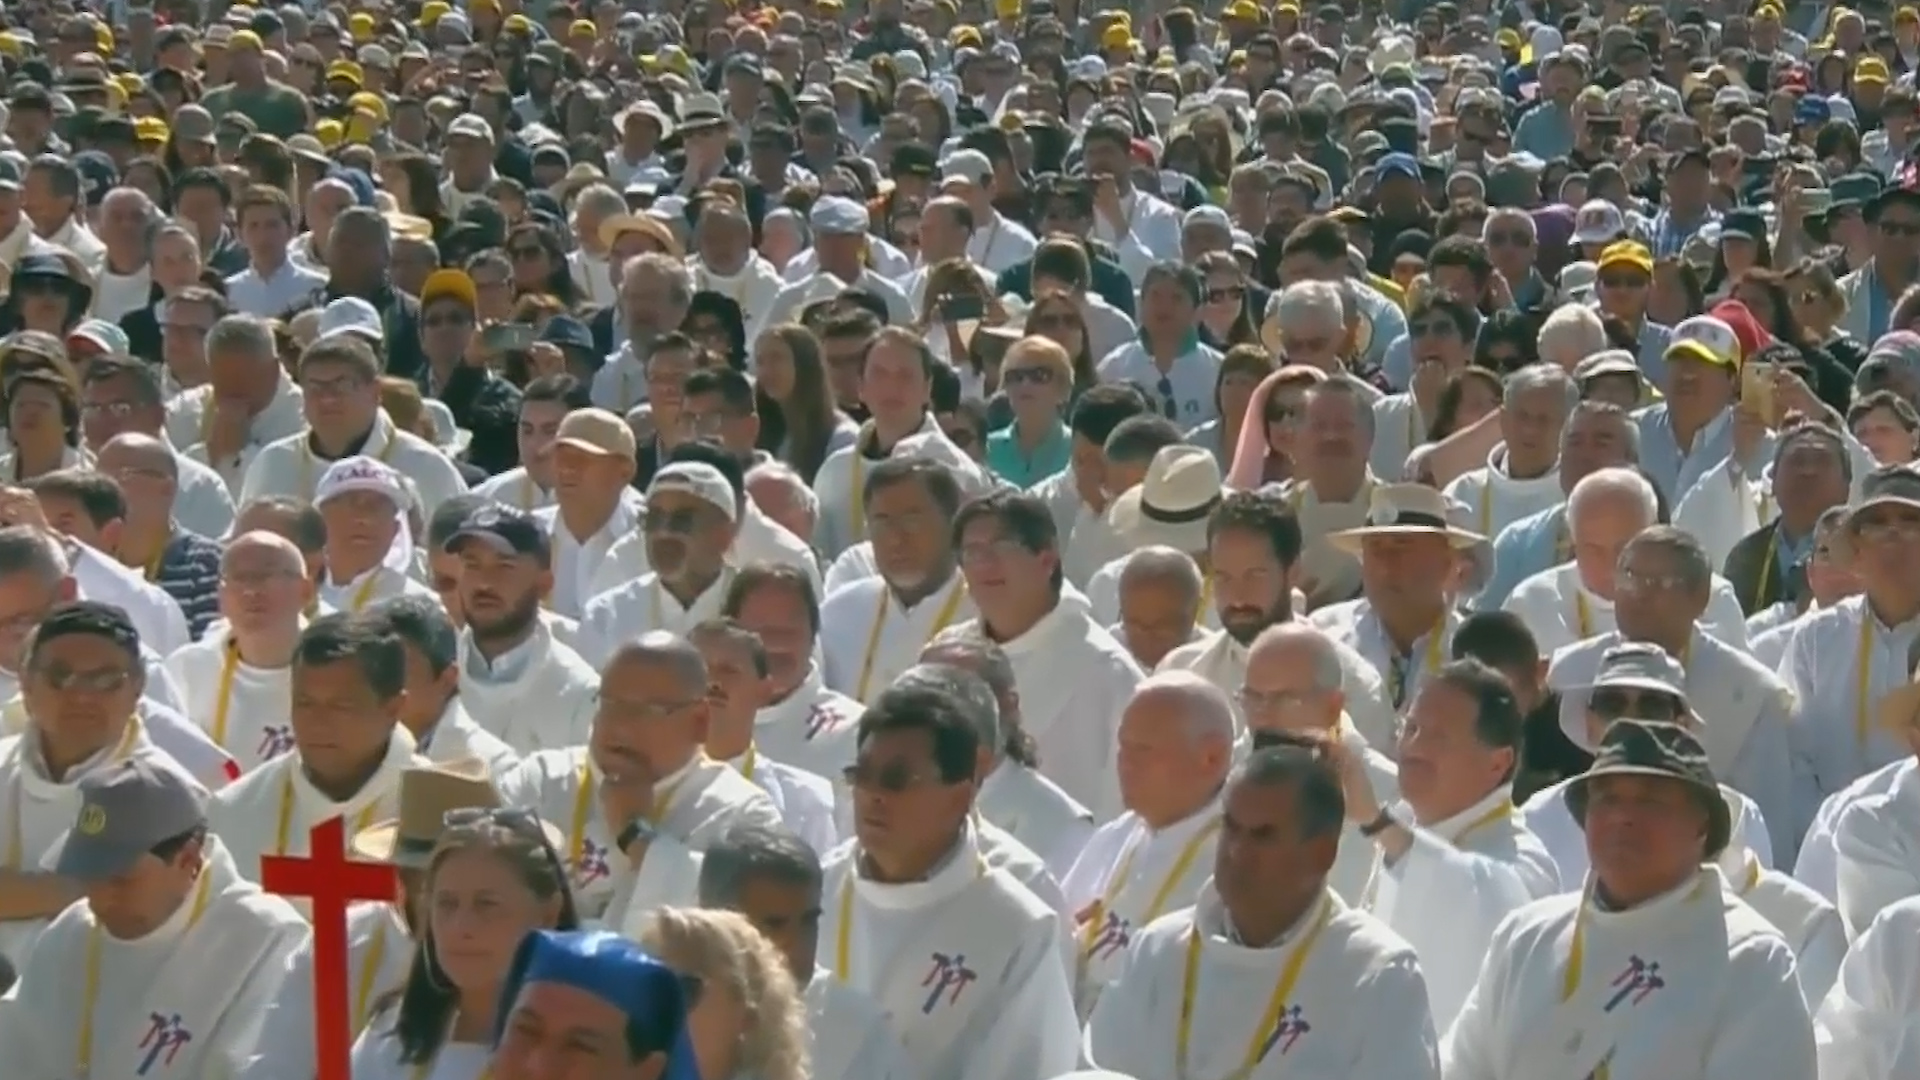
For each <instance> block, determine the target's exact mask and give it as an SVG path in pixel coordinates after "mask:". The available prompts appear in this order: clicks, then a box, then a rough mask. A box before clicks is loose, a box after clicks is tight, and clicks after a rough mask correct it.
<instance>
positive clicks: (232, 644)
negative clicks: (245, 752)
mask: <svg viewBox="0 0 1920 1080" xmlns="http://www.w3.org/2000/svg"><path fill="white" fill-rule="evenodd" d="M226 653H227V656H226V659H224V660H222V661H221V662H220V689H219V694H220V700H219V701H217V702H215V703H214V706H213V741H214V744H215V745H217V746H218V747H220V749H222V750H225V749H226V748H227V714H228V713H229V712H231V711H232V706H233V678H234V675H235V674H236V673H237V672H238V671H239V668H240V642H239V641H237V640H235V639H233V638H228V639H227V649H226Z"/></svg>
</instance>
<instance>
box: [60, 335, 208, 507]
mask: <svg viewBox="0 0 1920 1080" xmlns="http://www.w3.org/2000/svg"><path fill="white" fill-rule="evenodd" d="M166 426H167V408H166V402H165V400H164V397H163V394H162V391H161V389H160V373H159V371H158V370H157V369H155V368H154V366H153V365H152V364H148V363H145V362H143V361H140V360H136V359H134V358H132V357H127V356H112V355H107V356H98V357H95V358H94V359H93V362H92V363H90V364H88V365H87V370H86V374H85V375H84V376H82V388H81V392H80V432H81V435H82V436H83V437H84V438H85V439H86V443H87V449H89V450H91V451H93V452H94V453H95V454H99V453H100V450H101V448H102V447H104V446H105V445H106V444H107V442H108V441H109V440H111V439H113V438H114V437H116V436H120V435H144V436H148V437H150V438H154V439H164V438H165V433H166ZM168 452H169V453H170V454H171V455H172V457H173V459H174V469H175V471H176V472H177V473H178V479H177V485H178V488H179V490H178V491H177V492H176V494H175V498H174V508H173V509H174V515H175V517H176V518H177V519H178V520H179V523H180V527H181V528H182V529H185V530H187V531H188V532H193V533H198V534H199V535H201V536H205V537H208V538H214V537H220V536H225V535H226V534H227V530H228V529H230V528H231V527H232V526H233V495H232V494H231V493H230V492H229V491H228V490H227V485H226V483H225V482H224V481H223V480H221V478H220V474H219V473H217V472H214V471H213V470H212V469H211V468H209V467H207V466H206V465H205V464H202V463H201V462H198V461H195V460H194V459H193V458H190V457H188V456H187V455H185V454H182V453H180V452H179V451H178V450H174V449H172V448H171V447H169V451H168Z"/></svg>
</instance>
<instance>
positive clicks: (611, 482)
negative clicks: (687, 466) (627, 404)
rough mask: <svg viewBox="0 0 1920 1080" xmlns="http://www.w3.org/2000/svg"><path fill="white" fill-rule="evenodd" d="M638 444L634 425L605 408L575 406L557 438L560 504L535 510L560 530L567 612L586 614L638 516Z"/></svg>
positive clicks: (557, 601) (556, 537) (558, 565)
mask: <svg viewBox="0 0 1920 1080" xmlns="http://www.w3.org/2000/svg"><path fill="white" fill-rule="evenodd" d="M637 456H638V450H637V449H636V447H635V445H634V438H633V428H631V427H629V426H628V425H627V422H626V421H625V420H623V419H621V418H620V417H619V416H617V415H615V414H613V413H611V412H608V411H607V410H605V409H599V408H592V409H575V410H573V411H572V412H569V413H568V414H567V415H566V418H565V419H563V420H561V421H560V427H559V429H558V430H557V431H556V433H555V435H554V440H553V499H554V502H553V505H552V506H548V507H543V508H542V509H540V510H539V511H538V512H536V514H535V516H536V517H537V518H539V519H540V521H541V523H542V524H544V525H545V526H546V527H547V530H548V532H550V533H551V534H552V536H553V594H552V596H551V597H550V598H549V602H550V603H551V604H552V605H553V609H554V610H555V611H557V612H560V613H561V614H563V615H567V616H571V617H575V618H577V617H579V615H580V612H581V609H582V608H584V607H585V606H586V604H587V601H588V600H591V599H593V596H594V593H593V582H594V580H595V577H596V575H598V574H599V572H600V565H601V564H602V563H603V562H605V561H606V558H607V553H608V552H610V551H612V550H613V546H614V545H615V544H617V543H619V542H620V541H621V539H622V538H624V537H626V536H628V535H630V534H631V533H632V532H633V530H634V528H635V527H636V526H637V525H638V524H639V522H640V518H641V516H642V514H643V509H642V506H641V504H640V501H639V499H638V498H636V494H635V492H634V490H633V488H632V486H631V485H632V481H633V476H634V462H635V459H636V457H637Z"/></svg>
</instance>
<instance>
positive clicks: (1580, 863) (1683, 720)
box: [1520, 642, 1773, 886]
mask: <svg viewBox="0 0 1920 1080" xmlns="http://www.w3.org/2000/svg"><path fill="white" fill-rule="evenodd" d="M1685 685H1686V675H1685V673H1684V672H1682V671H1681V670H1680V662H1679V661H1677V660H1675V659H1674V658H1673V657H1672V656H1670V655H1668V653H1667V651H1666V650H1665V649H1662V648H1660V647H1659V646H1658V645H1654V644H1651V643H1648V642H1626V643H1623V644H1619V645H1615V646H1613V647H1612V648H1610V649H1608V650H1607V651H1606V652H1605V653H1603V654H1602V655H1601V657H1600V670H1599V671H1598V672H1597V673H1595V675H1594V677H1593V682H1592V684H1591V685H1588V686H1569V687H1567V688H1566V689H1565V690H1563V691H1562V693H1563V694H1565V695H1567V696H1570V697H1572V698H1573V699H1574V701H1575V702H1577V703H1579V704H1578V705H1576V709H1577V710H1578V711H1574V710H1569V709H1566V708H1562V709H1561V711H1560V732H1561V734H1563V735H1565V736H1566V737H1567V741H1568V742H1571V743H1572V744H1573V745H1574V746H1575V747H1577V748H1579V749H1580V750H1581V751H1583V752H1585V753H1588V754H1591V753H1593V752H1594V751H1595V749H1596V748H1598V747H1599V745H1600V739H1601V737H1602V736H1603V735H1604V734H1605V733H1606V730H1607V726H1608V725H1609V724H1612V723H1613V722H1614V721H1615V720H1618V719H1620V718H1621V717H1623V716H1632V717H1638V718H1640V719H1651V720H1659V721H1661V722H1664V723H1677V724H1688V725H1697V724H1699V723H1700V721H1699V719H1698V718H1697V717H1696V716H1695V715H1694V712H1693V709H1692V707H1691V706H1690V705H1689V704H1688V703H1687V693H1686V690H1685V689H1684V687H1685ZM1578 779H1579V777H1578V776H1573V777H1569V778H1567V779H1565V780H1562V781H1560V782H1558V783H1555V784H1549V785H1548V786H1546V787H1544V788H1541V789H1540V790H1539V791H1536V792H1534V793H1533V795H1532V797H1530V798H1529V799H1527V801H1526V803H1525V804H1524V805H1523V806H1521V807H1520V814H1521V816H1522V817H1524V818H1525V819H1526V823H1527V829H1528V830H1529V831H1531V832H1532V833H1533V835H1535V836H1536V837H1539V839H1540V842H1541V843H1542V844H1545V845H1546V847H1547V854H1549V855H1551V856H1553V861H1554V863H1555V864H1556V865H1558V866H1559V867H1560V882H1561V884H1563V885H1567V886H1571V885H1573V883H1575V882H1579V881H1584V880H1586V877H1587V871H1588V869H1589V865H1588V862H1587V845H1586V842H1585V840H1584V834H1583V833H1582V832H1581V830H1580V825H1579V822H1577V821H1575V820H1574V817H1573V808H1572V807H1571V806H1570V805H1569V804H1568V802H1567V792H1568V791H1569V790H1571V785H1572V784H1573V783H1574V781H1576V780H1578ZM1720 791H1721V794H1722V795H1723V796H1724V797H1725V798H1726V800H1727V805H1728V806H1730V807H1733V813H1734V815H1735V816H1736V817H1738V818H1739V819H1740V833H1741V836H1742V837H1743V838H1744V839H1745V841H1746V843H1747V845H1748V848H1749V849H1750V850H1752V851H1753V852H1754V856H1755V857H1756V858H1758V859H1759V860H1760V864H1761V865H1762V866H1769V867H1770V866H1772V865H1773V843H1772V839H1771V836H1772V834H1771V833H1770V832H1769V830H1768V828H1767V823H1766V821H1765V819H1763V818H1762V817H1761V814H1760V809H1759V807H1758V806H1757V805H1756V804H1755V803H1754V801H1753V800H1752V799H1749V798H1747V797H1746V796H1745V795H1742V794H1740V793H1739V792H1738V791H1735V790H1734V789H1732V788H1730V787H1727V786H1726V785H1724V784H1722V785H1721V787H1720Z"/></svg>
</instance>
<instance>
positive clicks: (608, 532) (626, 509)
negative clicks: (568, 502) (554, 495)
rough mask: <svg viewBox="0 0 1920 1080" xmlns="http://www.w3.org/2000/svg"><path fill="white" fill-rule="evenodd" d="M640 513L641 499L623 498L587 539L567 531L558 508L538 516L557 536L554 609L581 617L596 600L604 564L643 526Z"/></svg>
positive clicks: (550, 601)
mask: <svg viewBox="0 0 1920 1080" xmlns="http://www.w3.org/2000/svg"><path fill="white" fill-rule="evenodd" d="M640 512H641V511H640V501H639V500H638V499H633V500H628V499H626V498H624V497H623V498H622V499H621V501H620V502H619V503H618V504H617V505H616V506H615V507H614V510H613V513H612V515H610V516H609V517H608V518H607V520H606V521H605V522H604V523H603V524H602V525H601V526H600V531H598V532H596V533H594V534H593V535H592V536H587V537H578V536H575V535H573V530H571V529H569V528H567V524H566V520H565V519H564V518H562V517H561V516H560V508H559V507H558V506H548V507H545V508H542V509H541V510H538V511H536V512H535V513H534V517H535V518H537V519H538V520H539V521H540V523H541V524H542V525H545V526H546V527H547V533H548V535H550V536H552V537H553V594H552V595H551V596H549V597H548V598H547V600H548V603H549V604H550V605H551V606H552V608H553V610H555V611H557V612H559V613H560V614H562V615H566V616H569V617H571V618H575V619H577V618H579V617H580V610H581V609H582V608H584V607H586V605H587V601H588V600H591V599H593V591H592V589H593V578H594V575H595V574H597V573H598V572H599V570H600V561H601V560H602V559H605V558H606V557H607V552H609V551H611V550H613V545H614V544H616V543H618V542H619V540H620V538H621V537H623V536H626V535H627V534H628V533H630V532H632V531H633V530H634V529H635V528H637V527H638V526H639V522H640Z"/></svg>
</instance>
